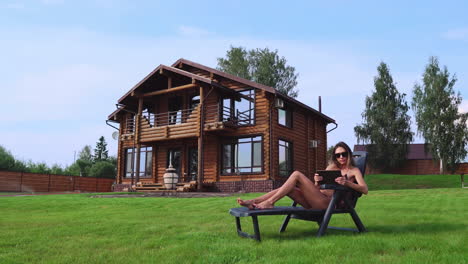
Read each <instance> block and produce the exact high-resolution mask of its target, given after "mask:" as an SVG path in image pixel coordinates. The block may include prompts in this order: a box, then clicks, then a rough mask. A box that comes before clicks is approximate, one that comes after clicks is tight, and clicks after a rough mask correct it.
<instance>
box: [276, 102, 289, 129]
mask: <svg viewBox="0 0 468 264" xmlns="http://www.w3.org/2000/svg"><path fill="white" fill-rule="evenodd" d="M278 124H280V125H283V126H285V127H290V128H292V111H291V109H289V108H288V107H287V106H285V107H283V108H278Z"/></svg>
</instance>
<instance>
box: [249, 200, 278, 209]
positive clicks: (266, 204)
mask: <svg viewBox="0 0 468 264" xmlns="http://www.w3.org/2000/svg"><path fill="white" fill-rule="evenodd" d="M253 206H254V207H255V208H257V209H271V208H274V207H275V205H274V204H273V203H272V202H270V201H268V200H265V201H263V202H261V203H258V204H256V203H254V204H253Z"/></svg>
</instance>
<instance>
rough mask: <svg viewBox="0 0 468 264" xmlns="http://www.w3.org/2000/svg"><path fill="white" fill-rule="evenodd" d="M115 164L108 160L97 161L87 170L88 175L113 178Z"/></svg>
mask: <svg viewBox="0 0 468 264" xmlns="http://www.w3.org/2000/svg"><path fill="white" fill-rule="evenodd" d="M115 172H116V171H115V166H114V165H113V164H112V163H110V162H109V161H98V162H96V163H94V164H93V166H92V167H91V168H90V170H89V176H91V177H98V178H111V179H114V178H115Z"/></svg>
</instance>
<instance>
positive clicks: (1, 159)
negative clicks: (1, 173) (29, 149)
mask: <svg viewBox="0 0 468 264" xmlns="http://www.w3.org/2000/svg"><path fill="white" fill-rule="evenodd" d="M14 166H15V158H14V157H13V155H11V153H10V152H9V151H8V150H6V149H5V148H4V147H3V146H1V145H0V170H11V169H12V168H13V167H14Z"/></svg>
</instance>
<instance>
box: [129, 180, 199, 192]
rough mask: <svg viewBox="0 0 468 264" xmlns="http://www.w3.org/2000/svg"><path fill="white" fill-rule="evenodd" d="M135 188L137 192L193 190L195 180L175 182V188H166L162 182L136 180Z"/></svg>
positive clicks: (194, 188)
mask: <svg viewBox="0 0 468 264" xmlns="http://www.w3.org/2000/svg"><path fill="white" fill-rule="evenodd" d="M135 190H136V191H137V192H168V191H170V192H194V191H196V190H197V182H196V181H190V182H180V183H177V184H176V188H175V189H167V188H166V187H165V186H164V184H162V183H146V182H138V183H137V184H136V185H135Z"/></svg>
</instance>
